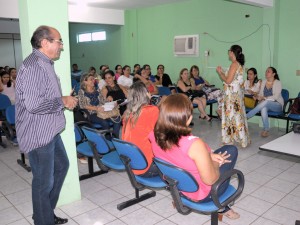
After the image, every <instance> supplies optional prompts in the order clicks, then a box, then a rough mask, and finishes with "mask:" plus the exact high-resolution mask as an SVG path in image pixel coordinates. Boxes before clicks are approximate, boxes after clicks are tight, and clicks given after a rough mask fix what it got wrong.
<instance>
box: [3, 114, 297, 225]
mask: <svg viewBox="0 0 300 225" xmlns="http://www.w3.org/2000/svg"><path fill="white" fill-rule="evenodd" d="M194 122H195V126H194V128H193V133H194V134H195V135H198V136H200V137H202V138H203V139H204V140H205V141H206V142H207V143H208V144H209V145H210V146H211V147H212V148H213V149H216V148H218V147H219V146H220V144H221V132H220V121H218V120H213V122H212V123H211V124H209V123H207V122H206V121H203V120H201V121H200V120H199V119H197V114H195V118H194ZM249 129H250V135H251V139H252V144H251V145H250V146H249V147H247V148H245V149H242V148H240V149H239V157H238V162H237V165H236V167H237V168H238V169H240V170H241V171H242V172H243V173H244V175H245V179H246V183H245V189H244V192H243V194H242V196H241V197H240V199H238V201H237V202H236V204H235V205H234V206H233V207H234V209H235V210H236V211H237V212H239V213H240V215H241V218H240V219H239V220H236V221H232V220H229V219H228V218H224V219H223V222H219V224H220V225H222V224H238V225H247V224H253V225H277V224H283V225H294V224H295V220H296V219H300V158H296V157H291V156H286V155H281V154H277V153H271V152H262V151H259V149H258V147H259V146H261V145H263V144H264V143H267V142H269V141H271V140H273V139H274V138H277V137H279V136H281V135H283V134H284V129H278V128H272V130H271V135H270V137H268V138H261V137H260V136H259V133H260V128H259V127H258V126H257V125H256V124H249ZM4 141H5V142H6V140H5V138H4ZM8 145H9V144H8ZM17 158H19V153H18V148H17V147H13V146H10V145H9V147H8V148H6V149H3V148H1V147H0V225H5V224H10V225H27V224H32V219H31V215H32V206H31V189H30V188H31V173H28V172H26V171H25V170H24V169H23V168H21V167H20V166H19V165H18V164H17V162H16V159H17ZM79 171H80V173H84V172H86V171H87V165H86V164H85V165H83V164H79ZM80 185H81V192H82V200H80V201H77V202H74V203H72V204H69V205H64V206H61V207H59V208H57V209H56V214H58V215H59V216H62V217H68V218H69V223H68V224H69V225H75V224H80V225H102V224H109V225H122V224H132V225H135V224H137V225H140V224H157V225H171V224H180V225H183V224H184V225H185V224H186V225H188V224H191V225H194V224H199V225H200V224H205V225H209V224H210V217H209V216H207V215H200V214H196V213H191V214H189V215H186V216H184V215H181V214H179V213H177V212H176V210H175V209H174V208H173V207H172V201H171V198H170V195H169V193H168V192H166V191H158V192H157V195H156V196H155V197H154V198H151V199H148V200H146V201H144V202H141V203H140V204H137V205H134V206H131V207H129V208H127V209H124V210H122V211H119V210H118V209H117V207H116V206H117V204H118V203H121V202H123V201H125V200H126V199H128V198H130V197H133V196H134V190H133V188H132V187H131V185H130V183H129V180H128V178H127V175H126V173H125V172H123V173H117V172H109V173H107V174H104V175H101V176H97V177H94V178H90V179H87V180H84V181H81V182H80Z"/></svg>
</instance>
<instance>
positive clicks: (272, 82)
mask: <svg viewBox="0 0 300 225" xmlns="http://www.w3.org/2000/svg"><path fill="white" fill-rule="evenodd" d="M265 76H266V80H263V81H262V84H261V88H260V92H259V94H258V95H256V96H254V97H253V98H254V99H255V100H258V101H259V103H258V105H257V106H256V107H255V108H254V109H252V110H251V111H250V112H248V113H247V119H249V118H251V117H253V116H254V115H255V114H256V113H258V112H260V114H261V118H262V122H263V131H262V132H261V136H262V137H268V136H269V129H270V125H269V118H268V111H273V112H282V108H283V104H284V100H283V98H282V96H281V90H282V86H281V82H280V80H279V76H278V74H277V70H276V69H275V68H274V67H268V68H267V70H266V73H265Z"/></svg>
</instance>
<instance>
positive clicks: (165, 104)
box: [149, 94, 240, 219]
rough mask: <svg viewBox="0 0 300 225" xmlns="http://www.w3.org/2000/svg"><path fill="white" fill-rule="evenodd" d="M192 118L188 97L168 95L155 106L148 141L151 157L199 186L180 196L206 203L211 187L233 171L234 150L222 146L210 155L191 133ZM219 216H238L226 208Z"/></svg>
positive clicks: (204, 144) (224, 188)
mask: <svg viewBox="0 0 300 225" xmlns="http://www.w3.org/2000/svg"><path fill="white" fill-rule="evenodd" d="M178 102H180V104H178ZM192 118H193V106H192V104H191V102H190V100H189V98H188V97H187V96H186V95H183V94H174V95H169V96H167V97H166V98H165V100H164V101H162V102H161V104H160V106H159V117H158V120H157V122H156V125H155V127H154V132H151V133H150V135H149V139H150V141H151V145H152V150H153V153H154V156H155V157H157V158H160V159H163V160H165V161H167V162H169V163H171V164H174V165H176V166H177V167H180V168H182V169H184V170H186V171H188V172H189V173H190V174H191V175H192V176H193V177H194V178H195V180H196V181H197V183H198V184H199V189H198V191H197V192H192V193H186V192H183V193H182V194H183V195H185V196H187V197H188V198H189V199H192V200H194V201H197V202H198V201H200V202H207V201H211V200H212V199H211V195H210V191H211V186H212V185H213V184H214V183H215V182H216V181H217V180H218V178H219V177H220V176H222V174H224V173H225V172H226V171H228V170H231V169H233V168H234V166H235V163H236V160H237V156H238V151H237V148H236V147H235V146H233V145H225V146H223V147H221V148H219V149H217V150H215V151H214V152H212V151H211V149H210V147H209V146H208V144H206V143H205V142H204V141H203V140H202V139H200V138H199V137H196V136H193V135H192V134H191V129H190V128H189V124H190V122H191V121H192ZM229 182H230V180H228V181H225V182H224V183H223V184H222V185H221V187H220V189H219V192H218V195H221V194H223V193H224V192H225V190H226V189H227V187H228V185H229ZM222 213H223V214H224V215H225V216H227V217H228V218H230V219H237V218H239V217H240V216H239V214H238V213H236V212H234V211H233V210H232V209H230V208H229V207H228V206H226V208H225V210H224V211H223V212H222Z"/></svg>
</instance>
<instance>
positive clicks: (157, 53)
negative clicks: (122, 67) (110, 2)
mask: <svg viewBox="0 0 300 225" xmlns="http://www.w3.org/2000/svg"><path fill="white" fill-rule="evenodd" d="M263 12H264V11H263V9H262V8H259V7H254V6H248V5H244V4H237V3H232V2H229V1H224V0H191V1H186V2H180V3H175V4H167V5H161V6H156V7H151V8H144V9H139V10H130V11H126V13H125V26H124V33H125V34H126V36H125V37H124V40H123V42H124V44H123V47H124V53H125V52H126V53H129V55H131V56H130V58H127V59H128V60H129V62H128V61H127V62H126V63H129V64H131V65H132V64H134V63H140V64H144V63H148V64H150V65H151V66H152V73H156V66H157V65H158V64H160V63H162V64H164V65H165V66H166V72H167V73H169V74H170V75H171V77H172V80H173V82H176V80H177V78H178V74H179V71H180V69H181V68H183V67H188V68H190V66H191V65H193V64H197V65H198V66H199V67H200V70H201V72H202V73H203V75H204V76H205V77H206V78H207V79H208V80H209V81H211V82H212V83H215V84H217V85H221V82H220V80H219V78H218V76H217V74H216V72H215V69H214V68H208V67H216V66H217V65H222V66H224V67H228V66H229V65H230V62H229V61H228V56H227V50H228V49H229V47H230V46H231V45H232V44H233V43H236V44H239V45H241V46H242V47H243V49H244V53H245V56H246V61H247V62H246V67H248V68H249V67H252V66H254V67H256V68H257V69H258V71H260V74H261V73H262V72H261V71H264V70H265V68H263V69H262V68H261V67H262V59H261V55H262V52H263V49H264V48H266V46H263V45H262V40H263V31H264V29H266V28H265V27H263V28H262V29H259V30H258V31H257V32H255V33H254V34H253V35H251V36H250V37H248V38H246V39H244V40H241V41H236V40H239V39H241V38H243V37H245V36H247V35H249V34H251V33H253V32H254V31H255V30H256V29H257V28H258V27H259V26H260V25H262V21H263ZM246 14H249V15H250V17H249V18H245V15H246ZM204 32H207V33H209V35H207V34H204ZM185 34H199V35H200V44H199V50H200V55H199V57H175V56H174V55H173V38H174V36H176V35H185ZM214 38H215V39H218V41H217V40H214ZM228 42H232V43H228ZM205 50H210V56H209V57H208V58H205V57H204V51H205ZM132 54H133V55H132Z"/></svg>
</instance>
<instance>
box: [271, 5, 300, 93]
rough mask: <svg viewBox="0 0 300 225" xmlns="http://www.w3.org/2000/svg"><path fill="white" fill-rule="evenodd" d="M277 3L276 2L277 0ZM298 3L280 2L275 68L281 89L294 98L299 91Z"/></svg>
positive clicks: (299, 16) (299, 7) (299, 17)
mask: <svg viewBox="0 0 300 225" xmlns="http://www.w3.org/2000/svg"><path fill="white" fill-rule="evenodd" d="M277 1H278V0H277ZM299 9H300V1H299V0H289V1H280V10H278V18H279V19H278V33H277V35H278V41H277V49H278V52H277V58H278V60H277V62H276V68H277V70H278V73H279V77H280V79H281V81H282V84H283V87H284V88H287V89H288V90H289V91H290V96H291V97H295V96H296V95H297V94H298V93H299V91H300V76H296V70H300V26H299V21H300V14H299Z"/></svg>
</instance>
